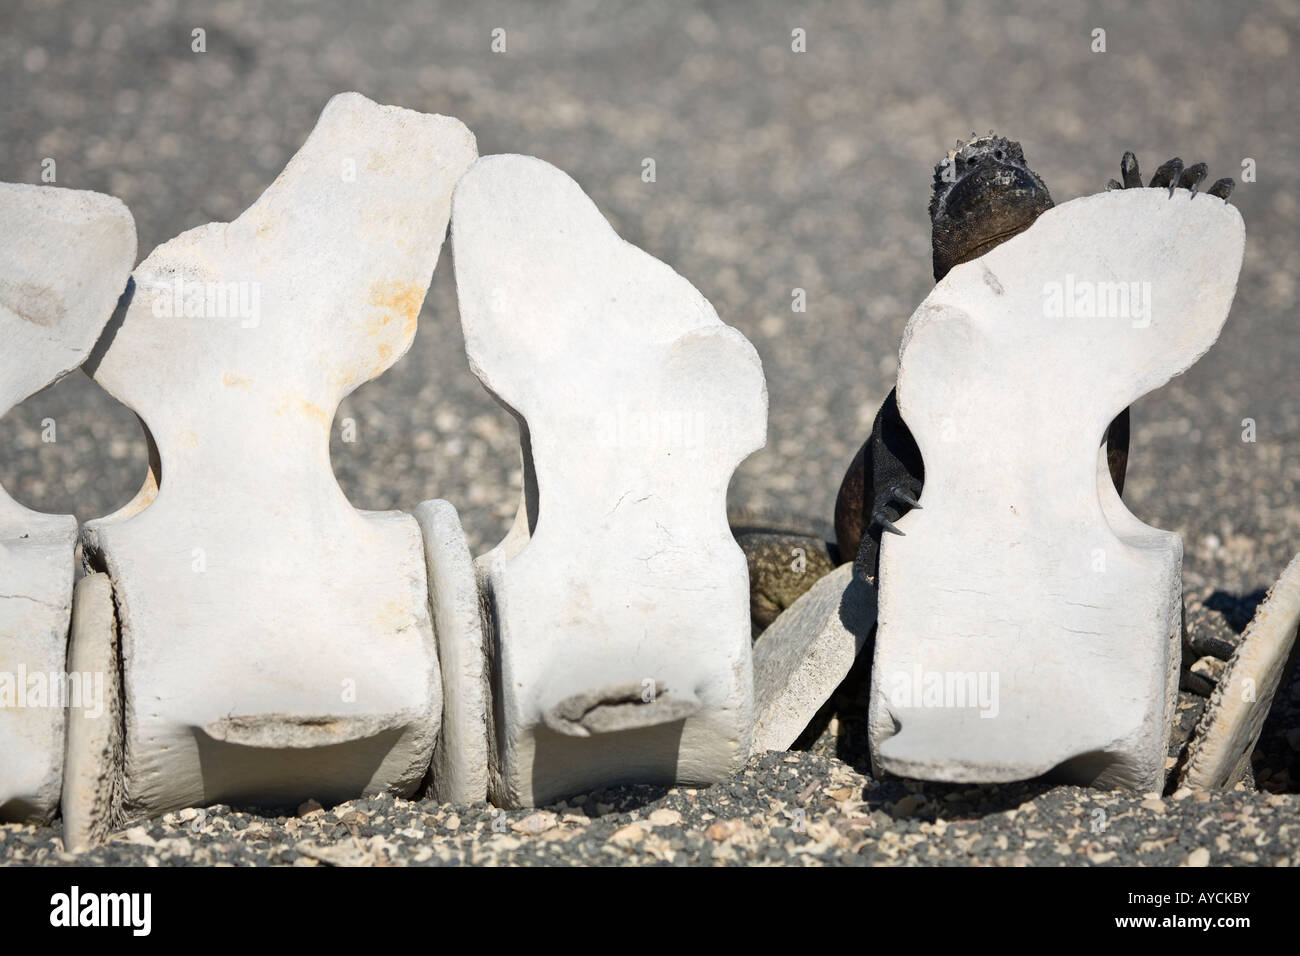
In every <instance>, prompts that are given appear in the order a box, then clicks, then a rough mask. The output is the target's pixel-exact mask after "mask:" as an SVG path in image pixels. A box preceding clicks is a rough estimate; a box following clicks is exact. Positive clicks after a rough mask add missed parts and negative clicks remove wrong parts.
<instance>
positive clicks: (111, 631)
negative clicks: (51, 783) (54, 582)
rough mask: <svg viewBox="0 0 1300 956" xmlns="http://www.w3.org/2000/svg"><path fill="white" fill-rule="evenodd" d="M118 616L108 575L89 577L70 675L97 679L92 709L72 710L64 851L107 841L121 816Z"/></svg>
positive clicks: (75, 602)
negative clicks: (95, 697) (89, 676)
mask: <svg viewBox="0 0 1300 956" xmlns="http://www.w3.org/2000/svg"><path fill="white" fill-rule="evenodd" d="M119 660H120V653H119V649H118V632H117V615H116V612H115V611H114V610H113V585H112V584H111V583H110V582H109V580H108V575H107V574H88V575H86V576H85V577H84V578H82V579H81V580H80V581H78V582H77V586H76V588H75V589H74V591H73V597H72V638H71V640H70V642H69V653H68V672H69V673H70V674H91V675H96V680H97V684H96V687H97V694H98V697H97V700H96V701H95V706H94V707H93V708H88V707H85V706H83V707H77V708H70V709H69V710H68V748H67V754H66V761H65V763H64V767H63V797H62V800H61V805H62V809H63V847H64V849H66V850H69V851H72V852H76V851H79V850H84V849H87V848H89V847H91V846H94V845H95V844H97V843H100V842H102V841H103V840H104V839H105V838H106V837H107V836H108V833H109V830H110V829H111V827H112V822H113V820H115V819H117V818H118V817H120V816H121V801H122V797H123V794H122V746H123V741H122V707H123V701H122V685H121V683H120V680H119V676H120V675H119V673H118V661H119Z"/></svg>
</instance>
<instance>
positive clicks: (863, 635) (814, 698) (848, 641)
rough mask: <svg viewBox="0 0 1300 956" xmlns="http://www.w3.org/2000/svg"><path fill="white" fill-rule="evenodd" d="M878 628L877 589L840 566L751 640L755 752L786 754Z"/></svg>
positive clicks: (845, 565) (843, 566) (752, 745)
mask: <svg viewBox="0 0 1300 956" xmlns="http://www.w3.org/2000/svg"><path fill="white" fill-rule="evenodd" d="M875 625H876V589H875V585H874V584H872V583H871V582H869V581H866V580H863V579H862V578H855V577H854V576H853V565H852V564H851V563H850V564H842V565H840V566H839V567H838V568H836V569H835V570H834V571H832V572H831V573H830V574H828V575H826V576H825V577H822V578H821V579H819V580H818V581H817V583H816V584H814V585H813V586H812V587H811V588H810V589H809V590H808V591H807V592H806V593H804V594H802V595H800V597H799V599H798V600H797V601H795V602H794V604H792V605H791V606H790V607H788V608H787V609H786V610H785V611H783V612H782V613H781V615H780V616H779V617H778V618H777V619H776V620H775V621H773V622H772V624H771V626H770V627H768V628H767V629H766V630H764V631H763V633H762V634H760V635H759V638H758V640H757V641H755V642H754V740H753V743H752V744H751V747H750V749H751V751H752V752H753V753H761V752H762V751H764V750H788V749H790V746H791V745H792V744H793V743H794V742H795V741H796V740H798V739H799V735H800V734H802V733H803V732H804V730H805V729H806V728H807V726H808V724H809V723H810V722H811V721H812V719H813V717H815V716H816V714H817V711H818V710H820V709H821V707H822V705H823V704H825V703H826V701H828V700H830V698H831V694H833V693H835V688H837V687H838V686H839V685H840V682H841V681H843V680H844V678H845V677H847V676H848V673H849V670H850V669H851V668H852V667H853V662H854V661H855V660H856V659H857V656H858V653H859V652H860V651H861V650H862V648H863V646H864V645H865V644H866V643H867V639H868V638H869V637H870V636H871V629H872V628H873V627H875Z"/></svg>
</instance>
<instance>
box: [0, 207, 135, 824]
mask: <svg viewBox="0 0 1300 956" xmlns="http://www.w3.org/2000/svg"><path fill="white" fill-rule="evenodd" d="M135 242H136V239H135V221H134V220H133V219H132V218H131V213H130V212H129V211H128V210H127V208H126V206H124V205H123V204H122V203H121V202H120V201H119V200H117V199H114V198H113V197H112V196H105V195H103V194H101V193H94V192H85V191H81V190H72V189H57V188H54V187H52V186H24V185H16V184H12V183H0V338H3V340H4V344H3V345H2V346H0V415H4V414H5V413H6V412H8V411H9V409H10V408H12V407H13V406H14V405H16V404H17V403H18V402H21V401H22V400H23V399H25V398H27V396H29V395H31V394H32V393H33V392H36V391H37V390H39V389H41V388H43V387H45V386H46V385H49V384H50V383H51V382H54V381H56V380H58V379H59V378H61V377H62V376H63V375H65V374H67V373H68V372H69V371H71V370H72V369H75V368H76V367H77V366H78V365H80V364H81V363H82V362H83V361H84V360H85V358H86V356H87V355H88V354H89V353H90V350H91V347H92V346H93V345H94V344H95V340H96V339H97V338H99V334H100V332H101V331H102V329H103V328H104V325H105V323H107V322H108V320H109V318H110V317H111V316H112V314H113V308H114V306H115V305H116V304H117V301H118V297H119V296H120V295H121V293H122V290H123V289H124V288H125V287H126V281H127V277H128V276H129V275H130V272H131V266H132V264H133V263H134V262H135ZM76 539H77V522H76V519H75V518H73V517H72V516H71V515H49V514H41V513H39V512H35V511H31V510H29V509H27V508H24V507H23V506H22V505H20V504H18V502H16V501H14V500H13V499H12V498H10V497H9V495H8V494H6V493H5V491H4V490H3V489H0V820H31V821H43V820H47V819H49V818H50V817H51V816H52V815H53V814H54V811H55V809H56V808H57V807H58V802H59V787H60V781H61V780H62V776H63V741H64V716H65V709H64V708H65V705H68V706H74V707H79V706H81V705H82V704H83V703H88V701H87V700H86V699H85V698H84V697H83V691H85V692H87V693H92V694H93V691H94V686H93V679H92V682H91V686H90V687H89V688H83V687H82V685H81V677H80V675H77V676H70V675H68V674H66V673H65V663H66V657H67V649H68V626H69V616H70V614H71V610H72V581H73V570H74V567H75V558H74V548H75V545H76ZM101 676H102V675H101Z"/></svg>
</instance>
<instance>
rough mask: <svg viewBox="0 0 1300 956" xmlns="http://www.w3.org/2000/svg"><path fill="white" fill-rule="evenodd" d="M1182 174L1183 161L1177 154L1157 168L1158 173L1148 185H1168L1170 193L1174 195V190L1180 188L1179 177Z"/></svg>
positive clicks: (1156, 186) (1155, 186)
mask: <svg viewBox="0 0 1300 956" xmlns="http://www.w3.org/2000/svg"><path fill="white" fill-rule="evenodd" d="M1182 174H1183V161H1182V159H1181V158H1180V157H1178V156H1175V157H1174V158H1173V159H1171V160H1169V161H1168V162H1166V163H1165V164H1164V165H1162V166H1161V167H1160V168H1159V169H1157V170H1156V174H1155V175H1154V176H1152V177H1151V182H1150V183H1148V184H1147V185H1148V186H1149V187H1150V188H1152V189H1158V188H1161V187H1164V186H1168V187H1169V195H1170V196H1172V195H1173V194H1174V190H1175V189H1177V188H1178V177H1180V176H1181V175H1182Z"/></svg>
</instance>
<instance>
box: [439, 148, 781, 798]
mask: <svg viewBox="0 0 1300 956" xmlns="http://www.w3.org/2000/svg"><path fill="white" fill-rule="evenodd" d="M452 244H453V247H454V251H455V265H456V285H457V290H458V296H459V301H460V311H461V322H462V325H463V328H464V332H465V345H466V351H467V353H468V356H469V361H470V366H471V368H472V369H473V371H474V373H475V374H476V375H477V376H478V377H479V379H480V381H482V382H483V384H484V386H485V387H486V388H487V389H488V390H489V391H490V392H491V393H492V394H493V396H495V397H496V398H497V399H498V401H500V402H501V403H502V404H503V405H504V406H505V407H506V408H507V409H508V410H509V411H510V412H511V413H512V414H513V415H514V417H515V418H516V420H517V421H518V423H519V427H520V436H521V446H522V453H523V461H524V486H525V487H524V492H523V501H522V502H521V505H520V509H519V513H518V515H517V517H516V521H515V524H514V526H513V528H512V529H511V531H510V532H509V534H507V536H506V537H505V539H504V540H502V542H501V543H500V544H499V545H498V546H497V547H496V548H494V549H493V550H492V551H490V552H489V553H487V554H485V555H483V556H482V557H480V558H479V559H478V561H477V563H476V567H477V569H478V573H479V580H480V584H481V585H482V587H483V591H484V597H485V601H486V602H487V605H488V607H489V612H488V613H489V615H490V620H491V622H492V626H493V627H494V628H495V631H494V633H493V634H492V635H491V640H490V641H489V646H490V647H491V648H492V650H493V652H494V654H495V661H494V662H493V663H494V668H493V669H494V673H495V680H494V685H493V688H492V690H493V694H494V700H493V709H494V728H493V729H494V740H495V748H494V754H493V763H492V767H491V774H490V784H491V793H492V797H493V799H494V800H495V801H496V802H497V803H498V804H499V805H503V806H528V805H535V804H540V803H545V802H547V801H549V800H552V799H555V798H558V797H561V796H564V795H568V794H572V793H575V792H578V791H582V790H586V789H589V788H592V787H596V786H602V785H611V784H615V783H621V782H643V783H672V782H680V783H686V784H704V783H709V782H712V781H715V780H718V779H720V778H721V777H723V776H725V775H726V774H728V773H730V772H732V771H734V770H735V769H737V768H738V767H739V766H740V765H741V764H742V763H743V761H744V760H745V759H746V757H747V756H748V753H749V742H750V734H751V724H752V720H753V685H752V663H751V657H750V629H749V596H748V573H747V570H746V566H745V558H744V555H743V554H742V552H741V550H740V548H739V546H737V544H736V542H735V540H734V538H733V537H732V536H731V533H730V531H729V529H728V527H727V520H726V504H725V499H726V491H727V484H728V481H729V480H730V478H731V475H732V473H733V471H734V470H735V468H736V466H737V465H738V464H739V463H740V462H741V461H742V460H743V459H744V458H745V457H746V456H747V455H748V454H749V453H751V452H752V451H754V450H756V449H758V448H760V447H761V446H762V445H763V442H764V435H765V430H766V423H767V389H766V384H765V382H764V380H763V372H762V367H761V365H760V363H759V359H758V355H757V353H756V352H755V350H754V348H753V347H752V346H751V345H750V344H749V342H748V341H747V340H746V339H745V338H744V336H742V335H741V334H740V333H739V332H737V331H736V330H735V329H733V328H730V327H729V326H726V325H724V324H723V323H722V322H721V321H720V320H719V319H718V316H717V314H716V313H715V312H714V310H713V308H712V306H710V305H709V303H708V302H707V301H706V300H705V299H704V297H703V296H701V295H700V293H699V292H698V291H697V290H696V289H695V288H694V287H693V286H692V285H691V284H690V283H689V282H687V281H686V280H685V279H684V278H682V277H681V276H680V275H678V274H677V273H676V272H674V271H673V270H672V269H671V268H669V267H668V266H667V265H665V264H664V263H662V262H660V261H658V260H656V259H654V258H653V257H651V256H650V255H648V254H647V253H645V252H643V251H642V250H640V249H638V248H636V247H635V246H633V245H631V244H630V243H627V242H625V241H624V240H622V239H620V238H619V236H618V235H617V234H616V233H615V232H614V230H613V229H612V228H610V225H609V223H607V222H606V221H605V219H604V218H603V217H602V216H601V215H600V212H599V211H598V210H597V209H596V207H595V205H594V204H593V203H592V202H591V200H590V199H588V198H587V196H586V195H585V194H584V193H583V191H582V190H581V188H580V187H579V186H578V185H577V184H576V183H575V182H574V181H573V180H572V179H570V178H569V177H568V176H567V175H565V174H564V173H563V172H561V171H560V170H558V169H556V168H554V167H553V166H550V165H549V164H547V163H545V162H542V161H541V160H539V159H535V158H532V157H528V156H513V155H511V156H489V157H486V158H484V159H481V160H479V161H478V163H477V164H475V166H474V167H473V168H472V169H471V170H470V171H469V172H468V173H466V175H465V177H464V178H463V179H462V180H461V181H460V184H459V185H458V186H457V187H456V195H455V198H454V201H453V210H452Z"/></svg>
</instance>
